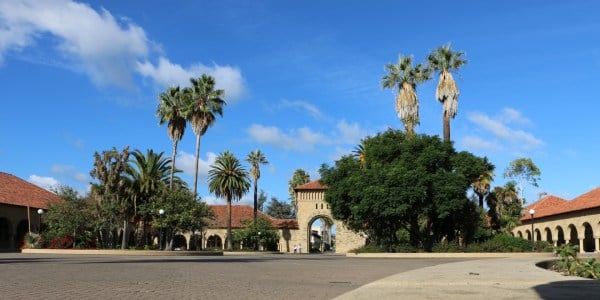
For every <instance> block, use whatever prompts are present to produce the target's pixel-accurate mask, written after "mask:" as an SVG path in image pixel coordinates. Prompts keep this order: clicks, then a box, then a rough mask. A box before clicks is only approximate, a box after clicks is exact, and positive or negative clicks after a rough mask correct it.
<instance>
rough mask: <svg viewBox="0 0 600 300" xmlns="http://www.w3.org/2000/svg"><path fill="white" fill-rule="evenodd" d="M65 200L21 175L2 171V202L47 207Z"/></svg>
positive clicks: (0, 195)
mask: <svg viewBox="0 0 600 300" xmlns="http://www.w3.org/2000/svg"><path fill="white" fill-rule="evenodd" d="M62 201H64V200H63V199H62V198H60V197H59V196H58V195H56V194H54V193H52V192H49V191H47V190H45V189H43V188H41V187H39V186H37V185H34V184H32V183H29V182H27V181H25V180H23V179H21V178H19V177H16V176H13V175H11V174H8V173H4V172H0V203H2V204H10V205H17V206H29V207H33V208H44V209H47V208H48V205H49V204H50V203H55V202H62Z"/></svg>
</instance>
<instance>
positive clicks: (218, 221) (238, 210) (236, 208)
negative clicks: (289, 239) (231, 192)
mask: <svg viewBox="0 0 600 300" xmlns="http://www.w3.org/2000/svg"><path fill="white" fill-rule="evenodd" d="M210 207H211V208H212V210H213V212H214V214H215V218H214V219H213V220H210V221H209V226H210V227H211V228H227V205H211V206H210ZM258 216H259V217H265V218H267V219H269V220H271V223H272V224H273V226H274V227H275V228H280V229H281V228H289V229H298V221H297V220H296V219H276V218H273V217H271V216H269V215H267V214H265V213H263V212H261V211H258ZM253 219H254V208H253V207H252V206H249V205H232V206H231V228H234V229H235V228H243V225H242V221H244V220H253Z"/></svg>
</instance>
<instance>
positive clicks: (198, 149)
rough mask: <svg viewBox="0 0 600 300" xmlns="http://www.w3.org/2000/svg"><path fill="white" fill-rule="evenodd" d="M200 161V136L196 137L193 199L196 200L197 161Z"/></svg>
mask: <svg viewBox="0 0 600 300" xmlns="http://www.w3.org/2000/svg"><path fill="white" fill-rule="evenodd" d="M199 160H200V135H197V136H196V176H194V198H198V161H199Z"/></svg>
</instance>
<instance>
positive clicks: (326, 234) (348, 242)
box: [294, 180, 366, 253]
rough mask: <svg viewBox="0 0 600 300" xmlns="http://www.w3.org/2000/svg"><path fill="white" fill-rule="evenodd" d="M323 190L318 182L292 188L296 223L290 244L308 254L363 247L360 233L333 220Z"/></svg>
mask: <svg viewBox="0 0 600 300" xmlns="http://www.w3.org/2000/svg"><path fill="white" fill-rule="evenodd" d="M326 190H327V187H325V186H323V185H322V184H321V183H320V182H319V181H318V180H315V181H312V182H309V183H306V184H303V185H300V186H298V187H296V188H295V189H294V191H295V198H296V202H297V211H296V218H297V220H298V234H296V235H295V237H296V239H295V241H294V243H295V244H296V245H301V246H302V252H311V249H312V252H322V251H325V250H331V251H335V252H337V253H346V252H349V251H350V250H352V249H355V248H359V247H362V246H364V245H365V241H366V237H365V235H364V234H357V233H355V232H353V231H351V230H349V229H348V228H347V227H346V226H345V225H344V223H343V222H341V221H339V220H335V219H334V218H333V216H332V215H331V210H330V209H329V204H327V203H326V202H325V201H324V200H323V198H324V194H325V191H326ZM317 220H321V225H320V226H314V225H315V223H317Z"/></svg>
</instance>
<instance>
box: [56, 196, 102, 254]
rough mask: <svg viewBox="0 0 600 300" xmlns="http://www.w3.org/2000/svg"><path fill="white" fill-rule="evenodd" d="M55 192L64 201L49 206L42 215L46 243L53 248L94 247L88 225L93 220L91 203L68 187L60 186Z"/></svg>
mask: <svg viewBox="0 0 600 300" xmlns="http://www.w3.org/2000/svg"><path fill="white" fill-rule="evenodd" d="M55 192H56V194H57V195H58V196H60V197H61V198H63V199H64V200H65V201H64V202H60V203H53V204H51V205H50V206H49V207H48V210H47V211H46V212H45V213H44V223H45V224H46V231H45V232H44V238H45V239H46V242H47V243H48V244H49V245H51V246H53V247H68V248H78V247H84V248H87V247H93V246H95V243H94V238H95V234H94V229H93V228H92V227H91V226H90V225H89V224H91V223H92V221H93V220H94V213H93V205H91V204H92V203H91V202H90V201H89V199H85V198H83V197H81V196H80V195H79V193H77V191H75V190H74V189H73V188H71V187H68V186H60V187H58V188H57V189H56V191H55ZM57 241H63V242H57Z"/></svg>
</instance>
